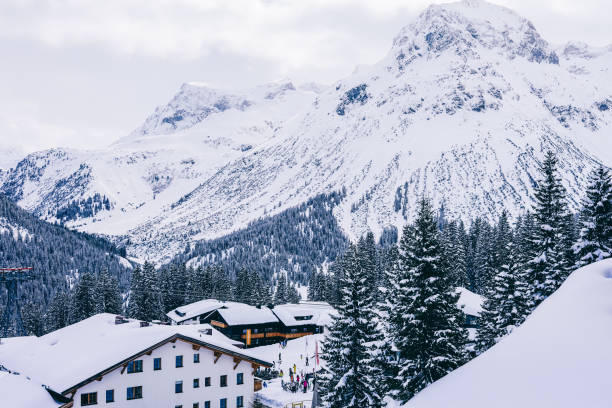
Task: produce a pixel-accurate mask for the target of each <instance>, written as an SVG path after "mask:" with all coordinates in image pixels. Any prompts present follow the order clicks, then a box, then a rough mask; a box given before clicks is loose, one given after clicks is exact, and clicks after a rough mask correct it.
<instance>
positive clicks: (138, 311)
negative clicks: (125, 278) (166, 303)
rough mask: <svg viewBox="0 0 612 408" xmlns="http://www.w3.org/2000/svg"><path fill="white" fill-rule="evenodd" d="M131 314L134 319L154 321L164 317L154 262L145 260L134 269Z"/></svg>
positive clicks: (130, 301)
mask: <svg viewBox="0 0 612 408" xmlns="http://www.w3.org/2000/svg"><path fill="white" fill-rule="evenodd" d="M128 312H129V316H130V317H132V318H134V319H139V320H144V321H152V320H157V319H161V318H162V317H163V310H162V297H161V290H160V287H159V279H158V275H157V272H156V271H155V268H154V267H153V264H151V263H149V262H145V263H144V265H143V266H142V269H140V267H138V266H137V267H136V268H134V270H133V271H132V282H131V285H130V298H129V304H128Z"/></svg>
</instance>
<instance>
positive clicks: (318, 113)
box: [0, 0, 612, 261]
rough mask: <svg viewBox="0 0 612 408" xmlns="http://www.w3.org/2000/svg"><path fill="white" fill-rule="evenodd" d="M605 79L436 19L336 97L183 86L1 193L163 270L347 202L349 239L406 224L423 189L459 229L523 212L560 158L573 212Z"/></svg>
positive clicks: (471, 15) (487, 9)
mask: <svg viewBox="0 0 612 408" xmlns="http://www.w3.org/2000/svg"><path fill="white" fill-rule="evenodd" d="M610 69H612V48H610V47H608V48H594V47H589V46H587V45H585V44H578V43H570V44H566V45H562V46H557V45H554V44H552V43H550V42H548V41H547V40H546V39H544V38H542V37H541V35H540V34H539V33H538V31H537V30H536V28H535V27H534V26H533V25H532V24H531V23H530V22H529V21H528V20H526V19H524V18H522V17H521V16H519V15H517V14H516V13H514V12H513V11H511V10H509V9H506V8H504V7H500V6H496V5H492V4H489V3H486V2H483V1H476V0H466V1H462V2H458V3H450V4H444V5H433V6H430V7H429V8H427V9H426V10H425V11H424V12H422V13H421V14H420V15H419V16H418V18H416V20H415V21H413V22H412V23H410V24H409V25H407V26H406V27H405V28H403V29H402V30H401V32H399V33H398V35H397V36H396V37H395V38H394V39H393V43H392V46H391V48H390V50H389V52H388V54H387V56H386V57H385V58H383V59H382V60H381V61H380V62H378V63H377V64H374V65H373V66H370V67H368V68H363V69H361V70H359V71H357V72H355V73H354V74H352V75H351V76H349V77H347V78H344V79H342V80H340V81H337V82H336V83H334V84H333V85H332V86H330V87H319V86H308V87H297V86H295V85H294V84H293V83H291V82H290V81H279V82H276V83H272V84H267V85H264V86H260V87H257V88H255V89H251V90H245V91H241V92H225V91H221V90H216V89H211V88H209V87H207V86H204V85H202V84H194V83H191V84H185V85H184V86H183V87H182V88H181V89H180V91H179V92H178V93H177V95H175V97H174V98H173V99H172V100H171V101H170V102H169V103H168V104H166V105H164V106H160V107H159V108H158V109H157V110H156V111H155V112H154V113H153V114H152V115H151V116H150V117H149V118H147V119H146V120H145V122H144V123H143V124H142V126H141V127H139V128H138V129H136V130H135V131H134V132H132V133H131V134H130V135H128V136H126V137H125V138H123V139H121V140H120V141H119V142H118V143H116V144H113V145H112V146H109V147H108V148H107V149H104V150H101V151H76V150H70V149H53V150H48V151H43V152H38V153H33V154H31V155H29V156H27V157H26V158H24V159H23V160H22V161H21V162H19V163H18V164H17V165H16V166H15V167H14V168H13V169H12V170H9V171H6V172H4V173H0V183H1V185H0V191H1V192H3V193H5V194H6V195H7V196H8V197H9V198H10V199H11V200H13V201H15V202H17V203H18V204H19V205H20V206H22V207H23V208H25V209H27V210H29V211H32V212H34V213H35V214H36V215H37V216H39V217H43V218H46V219H50V220H58V221H61V222H64V223H66V224H67V225H68V226H70V227H73V228H77V229H80V230H84V231H88V232H94V233H101V234H108V235H110V236H113V237H115V240H117V241H118V242H122V243H123V244H125V245H127V247H128V250H129V252H131V253H132V254H133V255H136V256H139V257H142V258H149V259H154V260H157V261H162V260H168V259H170V258H171V257H172V256H173V255H175V254H176V253H179V252H181V251H184V249H185V248H186V247H187V246H190V245H192V244H193V243H194V242H197V241H200V240H203V239H212V238H219V237H222V236H224V235H227V234H228V233H231V232H234V231H236V230H238V229H240V228H243V227H246V226H247V225H249V223H251V222H253V221H255V220H257V219H259V218H263V217H268V216H270V215H274V214H279V213H281V212H282V211H285V210H287V209H289V208H293V207H296V206H299V205H301V204H303V203H305V202H306V201H307V200H309V199H311V198H313V197H316V196H317V195H319V194H324V193H333V192H338V191H343V195H344V194H345V195H344V198H343V200H342V202H341V203H340V204H338V205H336V206H335V207H334V209H333V215H334V217H335V218H336V221H337V223H338V225H339V226H340V227H341V229H342V231H343V232H344V234H346V235H347V236H348V237H349V238H355V237H359V236H361V235H362V234H363V233H365V232H366V231H367V230H372V231H374V232H375V233H376V234H377V235H380V234H381V233H382V231H383V229H384V228H386V227H389V226H401V225H403V224H404V223H405V222H406V220H407V219H409V218H410V217H411V216H412V214H413V212H414V207H415V202H416V200H417V199H418V198H419V197H420V196H421V195H422V194H423V193H427V194H428V195H431V196H432V198H433V199H434V202H435V204H436V205H437V206H439V207H441V206H444V208H445V210H446V213H447V216H449V217H468V216H470V217H475V216H478V215H480V216H483V217H484V218H486V219H489V220H492V219H495V218H496V217H497V216H498V215H499V212H500V211H501V209H502V208H506V209H508V210H509V211H510V213H511V215H514V216H516V215H518V214H519V213H521V212H523V211H524V210H525V209H528V208H529V207H530V204H531V200H532V195H533V185H534V178H535V172H536V171H537V166H538V163H539V161H540V160H541V158H542V156H543V151H545V150H548V149H550V150H552V151H554V152H555V153H556V155H557V158H558V159H559V162H560V166H559V167H560V168H561V171H562V178H563V184H564V185H565V187H566V188H567V190H568V192H569V198H570V201H571V205H572V206H574V208H576V206H577V203H578V201H579V200H580V198H581V194H582V191H584V186H585V184H586V174H587V173H588V172H589V171H590V170H591V169H592V168H594V167H595V166H597V165H598V164H601V163H603V164H604V165H606V166H610V165H612V162H611V161H610V160H611V157H612V154H610V153H611V152H612V139H611V138H610V137H609V134H610V131H611V130H612V126H611V122H612V83H611V82H610V81H609V80H608V78H609V75H610ZM198 255H200V254H198Z"/></svg>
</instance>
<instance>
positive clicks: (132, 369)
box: [127, 360, 142, 374]
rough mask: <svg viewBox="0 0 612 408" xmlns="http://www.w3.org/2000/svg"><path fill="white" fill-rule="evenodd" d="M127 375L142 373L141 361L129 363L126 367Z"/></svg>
mask: <svg viewBox="0 0 612 408" xmlns="http://www.w3.org/2000/svg"><path fill="white" fill-rule="evenodd" d="M127 373H128V374H132V373H142V360H134V361H130V362H129V363H128V365H127Z"/></svg>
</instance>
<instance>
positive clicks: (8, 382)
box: [0, 371, 62, 408]
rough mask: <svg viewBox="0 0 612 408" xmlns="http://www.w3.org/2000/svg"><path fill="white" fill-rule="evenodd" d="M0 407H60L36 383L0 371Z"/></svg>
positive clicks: (20, 376) (18, 375)
mask: <svg viewBox="0 0 612 408" xmlns="http://www.w3.org/2000/svg"><path fill="white" fill-rule="evenodd" d="M0 396H1V398H2V406H3V407H4V406H6V407H11V408H31V407H36V408H57V407H59V406H60V405H62V404H61V403H60V402H56V401H54V400H53V397H52V396H51V394H49V392H48V391H47V390H46V389H45V388H44V387H43V386H42V385H41V384H40V383H38V382H36V381H34V380H32V379H30V378H28V377H26V376H24V375H20V374H18V373H9V372H7V371H0Z"/></svg>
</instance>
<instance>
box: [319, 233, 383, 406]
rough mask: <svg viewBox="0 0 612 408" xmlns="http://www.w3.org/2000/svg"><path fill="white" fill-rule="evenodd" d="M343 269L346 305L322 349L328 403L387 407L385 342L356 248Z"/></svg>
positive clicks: (322, 381)
mask: <svg viewBox="0 0 612 408" xmlns="http://www.w3.org/2000/svg"><path fill="white" fill-rule="evenodd" d="M343 267H344V268H345V270H344V274H343V275H342V280H343V282H342V297H341V301H340V302H339V303H338V305H337V315H336V316H335V317H334V318H333V322H332V324H331V325H330V328H329V330H328V334H327V336H326V338H325V340H324V341H323V344H322V351H323V355H324V358H325V361H326V367H325V369H324V371H323V374H321V375H320V383H319V384H320V385H321V394H322V398H323V402H324V404H325V406H326V407H329V408H379V407H382V406H383V405H384V402H383V398H384V388H383V387H382V385H383V384H384V375H383V371H382V364H381V360H382V358H383V354H382V352H381V350H380V345H381V343H382V340H383V339H382V333H380V331H379V330H378V325H377V324H376V321H375V320H376V316H375V314H374V299H373V297H372V293H371V290H370V286H369V284H368V283H367V279H368V275H367V272H366V270H365V269H364V268H363V267H362V264H361V262H360V255H359V254H358V250H357V247H356V246H355V245H351V247H350V248H349V250H348V252H347V254H346V256H345V262H344V263H343Z"/></svg>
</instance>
